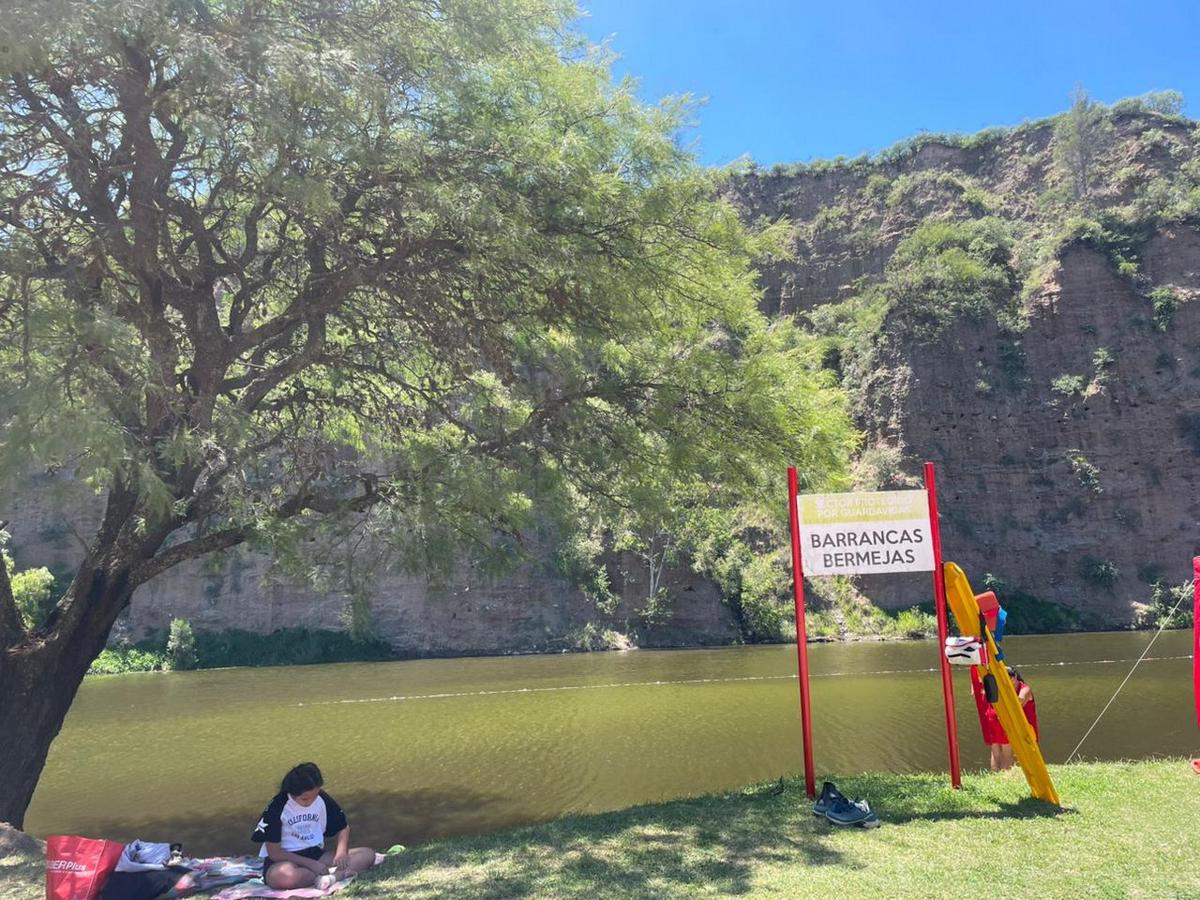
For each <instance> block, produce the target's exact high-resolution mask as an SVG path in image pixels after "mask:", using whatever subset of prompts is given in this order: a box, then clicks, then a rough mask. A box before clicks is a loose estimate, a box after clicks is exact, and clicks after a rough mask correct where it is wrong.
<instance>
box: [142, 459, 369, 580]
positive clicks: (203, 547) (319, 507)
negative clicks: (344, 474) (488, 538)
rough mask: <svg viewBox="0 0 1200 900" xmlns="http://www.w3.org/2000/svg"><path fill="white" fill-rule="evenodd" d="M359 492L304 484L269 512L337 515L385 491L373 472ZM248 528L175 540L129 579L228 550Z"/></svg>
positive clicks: (363, 506) (364, 505)
mask: <svg viewBox="0 0 1200 900" xmlns="http://www.w3.org/2000/svg"><path fill="white" fill-rule="evenodd" d="M361 480H362V485H363V493H362V494H359V495H358V496H357V497H352V498H350V499H349V500H342V499H338V498H337V497H332V496H330V495H328V494H315V493H312V492H310V491H308V490H307V487H306V488H305V489H304V490H302V491H300V492H299V493H297V494H294V495H293V496H291V497H289V498H288V499H287V500H285V501H284V502H283V503H281V504H280V505H279V507H278V508H276V510H275V511H274V512H273V513H272V514H271V515H270V516H269V517H270V518H274V519H290V518H292V517H293V516H297V515H299V514H300V513H303V512H309V511H311V512H318V513H322V514H323V515H327V516H339V515H345V514H346V513H353V512H362V511H363V510H365V509H367V508H369V507H371V506H373V505H375V504H376V503H379V502H380V501H382V500H384V499H385V497H386V493H384V492H382V491H380V489H379V485H378V481H377V478H376V476H375V475H372V474H363V475H362V476H361ZM250 532H251V529H250V527H249V526H247V525H231V526H230V527H228V528H222V529H219V530H217V531H210V532H209V533H207V534H204V535H201V536H200V537H196V538H192V539H191V540H188V541H183V542H181V543H178V544H175V545H173V546H171V547H168V548H167V549H166V550H164V551H162V552H161V553H159V554H157V555H156V556H153V557H151V558H150V559H147V560H145V561H143V562H141V563H139V564H137V565H136V566H134V568H133V575H132V581H133V583H134V584H145V583H146V582H147V581H149V580H150V579H151V578H153V577H154V576H156V575H161V574H162V573H163V572H165V571H167V569H170V568H173V567H174V566H177V565H179V564H180V563H182V562H186V561H187V560H189V559H198V558H199V557H201V556H205V555H207V554H209V553H215V552H217V551H218V550H228V549H229V548H230V547H236V546H237V545H238V544H242V543H245V541H246V539H247V538H249V537H250Z"/></svg>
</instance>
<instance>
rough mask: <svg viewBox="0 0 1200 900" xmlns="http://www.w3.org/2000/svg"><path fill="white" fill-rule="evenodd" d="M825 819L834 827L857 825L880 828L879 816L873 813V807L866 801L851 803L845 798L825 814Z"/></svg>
mask: <svg viewBox="0 0 1200 900" xmlns="http://www.w3.org/2000/svg"><path fill="white" fill-rule="evenodd" d="M825 818H827V819H828V820H829V821H830V822H832V823H833V824H834V825H857V826H859V827H860V828H877V827H879V816H877V815H875V813H873V812H871V806H870V804H868V803H867V801H866V800H855V801H853V802H851V801H850V800H847V799H846V798H845V797H843V798H842V799H841V801H840V802H838V803H835V804H834V806H833V808H832V809H830V810H829V811H828V812H827V813H825Z"/></svg>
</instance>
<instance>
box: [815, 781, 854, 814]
mask: <svg viewBox="0 0 1200 900" xmlns="http://www.w3.org/2000/svg"><path fill="white" fill-rule="evenodd" d="M846 802H848V801H847V800H846V798H845V797H844V796H843V795H842V792H841V791H839V790H838V789H837V785H835V784H834V783H833V782H832V781H826V782H825V783H824V784H823V785H821V796H820V797H818V798H817V802H816V803H814V804H813V815H814V816H824V815H826V814H827V813H828V812H829V811H830V810H831V809H833V808H834V806H835V805H837V804H838V803H846Z"/></svg>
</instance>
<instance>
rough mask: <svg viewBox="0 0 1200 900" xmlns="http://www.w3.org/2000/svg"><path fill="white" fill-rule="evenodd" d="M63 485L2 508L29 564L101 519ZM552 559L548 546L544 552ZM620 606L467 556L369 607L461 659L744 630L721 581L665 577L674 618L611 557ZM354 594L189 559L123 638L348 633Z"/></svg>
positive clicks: (389, 583)
mask: <svg viewBox="0 0 1200 900" xmlns="http://www.w3.org/2000/svg"><path fill="white" fill-rule="evenodd" d="M64 490H65V484H64V483H63V482H61V481H58V480H56V479H54V478H51V477H42V478H39V479H37V480H36V481H35V482H34V483H32V484H30V485H29V487H28V490H26V491H25V492H23V493H22V494H21V495H20V496H18V497H10V498H6V502H5V503H4V510H3V515H0V518H4V519H8V520H10V521H11V522H12V523H13V525H12V530H13V532H14V533H15V537H14V543H13V545H12V547H11V550H12V553H13V556H14V559H15V561H16V563H17V565H18V567H19V568H24V567H26V566H43V565H44V566H47V567H48V568H50V570H51V571H53V572H55V573H56V574H62V575H63V576H65V577H68V578H69V577H70V574H71V572H72V571H73V570H74V567H75V566H76V565H77V564H78V562H79V559H80V546H81V545H80V543H79V539H78V538H76V537H75V535H76V534H78V535H86V534H89V533H91V531H92V530H93V529H94V528H95V527H96V525H97V518H98V516H99V502H98V499H97V498H95V497H92V498H88V497H86V496H80V495H79V494H78V493H75V494H66V493H64ZM545 555H546V556H548V555H549V554H545ZM609 570H610V571H609V576H610V580H611V583H612V584H613V585H615V586H617V588H618V590H619V602H618V603H617V604H616V606H615V608H613V609H611V610H601V609H598V608H597V607H596V605H595V604H594V603H592V602H590V601H589V600H588V599H587V598H586V597H585V596H584V594H583V592H582V591H581V590H580V589H579V587H578V586H576V585H574V584H572V583H571V582H570V581H568V580H567V579H566V578H564V577H562V576H561V575H558V574H556V573H555V572H554V571H553V570H552V569H551V568H550V567H549V566H548V565H545V564H539V563H536V562H531V563H529V564H527V565H524V566H522V567H520V568H519V569H517V570H516V571H514V572H512V573H510V574H507V575H487V574H483V573H481V572H479V571H478V570H477V569H475V568H474V567H472V566H471V565H470V564H467V563H464V564H462V565H461V566H459V568H458V569H457V570H456V571H455V572H453V573H452V574H451V577H450V578H449V579H448V580H447V581H446V582H445V583H444V584H431V583H430V582H429V581H428V580H426V579H423V578H418V577H413V576H403V575H390V576H386V577H383V578H382V579H381V580H380V582H379V584H378V590H377V592H376V593H375V595H374V597H373V598H372V600H371V603H370V618H371V624H372V625H373V628H374V631H375V632H376V633H378V634H379V635H380V636H381V637H383V638H385V639H386V640H388V641H389V642H390V643H391V644H392V646H393V647H394V648H395V650H396V652H397V654H398V655H401V656H463V655H473V654H502V653H511V652H555V651H561V650H568V649H571V650H574V649H590V648H598V647H610V646H611V647H622V646H631V645H636V646H643V647H657V646H690V645H707V644H728V643H734V642H736V641H738V640H740V637H741V632H740V628H739V625H738V622H737V620H736V617H735V616H734V614H733V612H732V611H731V610H730V608H729V606H728V605H726V604H725V603H724V602H723V601H722V599H721V596H720V594H719V592H718V591H717V589H716V587H715V586H713V585H712V584H711V583H709V582H707V581H704V580H702V579H700V578H698V577H697V576H696V575H695V574H694V573H692V572H691V571H690V570H688V569H687V568H686V567H679V568H676V569H673V570H670V571H668V572H667V573H666V575H665V576H664V585H665V587H667V589H668V592H669V594H670V596H671V597H672V598H673V602H672V604H671V606H670V609H669V612H668V613H667V614H666V615H661V614H655V615H648V614H647V610H646V609H645V606H646V602H645V598H646V597H647V596H648V594H649V590H648V581H649V576H648V573H647V572H646V571H645V569H644V568H639V566H638V564H637V560H636V559H634V558H633V557H632V556H626V557H619V558H613V559H612V560H611V561H610V563H609ZM346 616H347V598H346V597H345V596H344V595H343V594H341V593H339V592H338V591H336V590H334V591H316V590H313V589H311V588H309V587H305V586H303V585H300V584H297V583H296V582H294V581H290V580H287V579H281V578H279V577H275V576H272V574H271V572H270V566H269V561H268V559H267V558H266V557H264V556H262V555H260V554H256V553H253V552H250V551H242V552H239V553H237V554H234V555H230V556H227V557H225V558H224V559H222V560H221V561H220V562H215V561H213V560H206V561H194V562H191V563H187V564H184V565H181V566H179V567H177V568H175V569H173V570H171V571H169V572H167V573H165V574H164V575H162V576H160V577H158V578H156V579H154V580H153V581H151V582H149V583H148V584H146V585H144V586H143V587H141V588H140V589H139V590H138V591H137V592H136V593H135V594H134V596H133V601H132V603H131V604H130V608H129V610H128V612H127V614H126V615H125V616H123V617H122V619H121V620H120V621H119V622H118V624H117V627H116V629H115V633H114V639H122V638H128V639H132V640H136V639H139V638H141V637H142V636H144V635H145V634H146V633H147V632H149V631H152V630H156V629H165V628H167V627H168V626H169V624H170V622H171V619H173V618H175V617H182V618H185V619H188V620H189V621H190V622H191V623H192V625H193V627H194V628H197V629H199V630H205V631H221V630H225V629H230V628H238V629H243V630H246V631H252V632H262V633H269V632H272V631H275V630H277V629H280V628H285V627H292V626H300V627H305V628H313V629H317V628H328V629H341V628H343V627H345V624H346Z"/></svg>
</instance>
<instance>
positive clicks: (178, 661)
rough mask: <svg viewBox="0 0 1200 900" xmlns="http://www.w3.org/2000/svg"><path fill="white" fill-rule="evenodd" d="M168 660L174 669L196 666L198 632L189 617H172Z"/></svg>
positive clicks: (168, 642)
mask: <svg viewBox="0 0 1200 900" xmlns="http://www.w3.org/2000/svg"><path fill="white" fill-rule="evenodd" d="M167 662H168V663H169V664H170V667H171V668H172V669H177V670H183V669H194V668H196V634H195V632H193V631H192V623H191V622H189V621H188V620H187V619H172V620H171V630H170V632H169V633H168V635H167Z"/></svg>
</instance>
